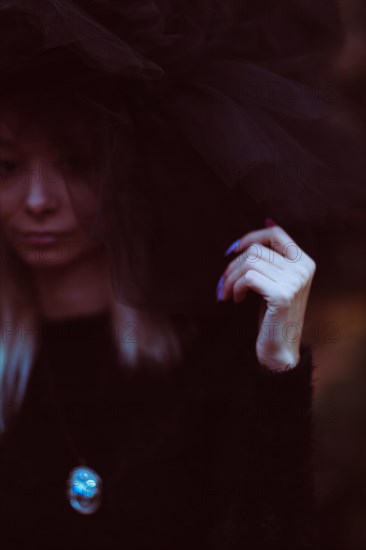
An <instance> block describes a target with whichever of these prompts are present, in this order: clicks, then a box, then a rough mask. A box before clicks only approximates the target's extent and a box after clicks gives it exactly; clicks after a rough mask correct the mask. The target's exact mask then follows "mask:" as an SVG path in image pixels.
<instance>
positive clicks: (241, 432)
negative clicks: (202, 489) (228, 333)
mask: <svg viewBox="0 0 366 550" xmlns="http://www.w3.org/2000/svg"><path fill="white" fill-rule="evenodd" d="M237 360H238V361H239V356H238V359H237ZM240 361H244V362H243V364H242V373H243V376H242V377H239V378H237V379H236V381H235V384H233V385H232V388H231V391H230V392H229V393H228V395H227V400H228V403H227V406H226V407H224V408H223V414H222V417H221V421H220V425H219V427H218V430H217V434H216V435H217V438H216V445H215V453H214V455H213V461H212V464H211V475H212V485H213V487H214V490H213V495H212V498H213V500H214V501H215V509H216V514H217V515H216V518H215V525H214V527H213V530H212V532H211V534H210V537H211V540H210V545H211V548H214V549H216V548H217V549H222V548H230V549H234V548H235V549H236V548H238V549H239V548H243V547H244V546H245V545H246V544H247V545H248V546H247V547H248V548H251V549H257V548H258V549H261V550H263V549H277V548H281V549H283V550H285V549H290V548H291V549H293V548H296V550H305V549H306V550H310V549H312V550H313V549H317V548H319V546H318V544H319V542H318V541H319V527H318V524H317V519H316V503H315V493H314V484H313V471H312V470H313V468H312V464H313V461H312V450H313V435H312V394H313V391H312V354H311V349H310V348H309V347H306V346H304V345H302V346H301V358H300V362H299V363H298V365H297V366H296V367H295V368H294V369H293V370H291V371H285V372H281V373H273V372H271V371H269V370H267V369H264V368H263V367H261V366H260V365H259V363H258V362H257V359H256V356H255V352H252V351H250V352H248V353H247V354H246V357H245V359H243V357H241V358H240ZM248 373H249V374H248Z"/></svg>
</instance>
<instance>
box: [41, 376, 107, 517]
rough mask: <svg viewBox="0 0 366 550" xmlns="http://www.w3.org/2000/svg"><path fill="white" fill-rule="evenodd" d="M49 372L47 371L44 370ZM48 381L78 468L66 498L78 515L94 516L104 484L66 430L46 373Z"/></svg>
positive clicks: (72, 474)
mask: <svg viewBox="0 0 366 550" xmlns="http://www.w3.org/2000/svg"><path fill="white" fill-rule="evenodd" d="M43 370H44V371H47V369H45V368H44V369H43ZM46 381H47V385H48V390H49V393H50V395H51V397H52V403H53V408H54V410H55V411H56V414H57V419H58V423H59V426H60V428H61V430H62V432H63V435H64V439H65V440H66V441H67V444H68V446H69V448H70V450H71V452H72V454H73V456H74V457H75V462H77V463H78V465H77V466H75V467H74V468H72V470H71V471H70V473H69V475H68V477H67V479H66V498H67V500H68V502H69V504H70V506H71V507H72V508H73V509H74V510H75V511H76V512H78V513H80V514H83V515H90V514H94V513H95V512H96V511H97V510H99V508H100V506H101V502H102V488H103V482H102V479H101V477H100V475H99V474H98V473H97V472H96V471H95V470H94V469H92V468H90V467H89V466H87V463H86V461H85V459H84V458H83V457H81V456H80V453H79V452H78V450H77V448H76V446H75V442H74V441H73V439H72V438H71V436H70V432H69V431H68V430H67V429H66V425H65V423H64V421H63V418H62V415H61V411H60V407H59V404H58V400H57V398H56V392H55V389H54V385H53V383H52V382H51V379H50V376H49V374H48V373H46Z"/></svg>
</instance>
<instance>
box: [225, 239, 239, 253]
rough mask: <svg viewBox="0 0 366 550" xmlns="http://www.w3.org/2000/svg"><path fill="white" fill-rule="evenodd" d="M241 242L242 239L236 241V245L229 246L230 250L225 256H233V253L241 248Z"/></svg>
mask: <svg viewBox="0 0 366 550" xmlns="http://www.w3.org/2000/svg"><path fill="white" fill-rule="evenodd" d="M240 240H241V239H238V240H237V241H235V243H233V244H232V245H230V246H229V248H228V249H227V251H226V252H225V254H224V256H228V255H229V254H231V253H232V252H234V250H235V249H236V248H238V247H239V245H240Z"/></svg>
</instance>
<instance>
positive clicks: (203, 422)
mask: <svg viewBox="0 0 366 550" xmlns="http://www.w3.org/2000/svg"><path fill="white" fill-rule="evenodd" d="M52 127H53V128H54V127H55V126H54V125H53V126H52ZM1 131H2V134H1V144H2V145H1V170H2V183H1V191H0V193H1V201H0V204H1V207H0V220H1V230H2V231H1V233H2V240H3V243H4V246H5V248H6V250H7V254H6V256H5V258H4V261H3V273H2V275H3V277H2V279H3V289H2V290H3V293H4V295H3V298H2V327H3V334H2V359H3V366H2V368H3V369H4V379H3V380H4V383H6V384H7V385H6V386H5V387H4V390H5V392H7V395H8V396H11V395H12V394H11V393H10V386H11V384H13V385H15V377H16V376H20V377H21V380H20V381H19V383H18V387H17V391H18V394H17V395H16V396H15V397H14V400H15V401H13V400H9V397H8V398H5V401H4V405H5V407H4V408H3V420H6V419H7V413H9V412H10V411H9V410H7V407H8V406H9V405H10V404H11V405H18V407H19V409H20V411H19V413H18V415H17V416H16V420H14V419H13V422H14V423H11V424H10V428H9V429H8V431H7V433H6V436H5V439H4V441H3V444H2V461H1V465H2V479H1V483H2V510H1V512H2V514H1V515H2V517H3V518H4V519H5V518H6V521H5V522H4V527H5V532H6V529H7V527H11V531H10V533H9V542H7V544H8V545H9V544H10V545H12V546H10V547H14V548H21V547H23V546H22V545H25V546H24V547H26V545H28V544H37V546H38V547H42V545H44V547H45V545H47V544H50V539H49V537H50V536H53V535H54V534H56V533H57V538H55V542H54V544H55V545H57V544H59V545H60V546H59V547H60V548H70V547H79V545H80V544H82V543H83V544H84V545H85V547H86V548H99V547H100V546H101V545H102V544H103V546H105V547H107V548H112V547H115V548H117V547H120V546H121V544H124V545H126V546H127V547H128V548H135V547H136V548H141V547H144V548H145V547H146V548H150V547H151V548H152V547H156V546H158V547H160V548H165V547H167V548H168V547H174V548H177V547H179V544H183V542H182V541H183V540H184V541H185V542H184V544H187V543H188V542H189V540H190V537H194V539H195V540H197V541H201V543H202V545H203V547H206V546H205V545H215V544H216V547H218V548H222V547H223V546H222V545H223V544H224V543H225V544H240V545H242V544H243V543H245V542H246V541H251V543H254V542H255V541H257V543H258V544H259V541H261V537H264V538H263V541H262V542H261V543H260V544H262V545H263V544H267V545H271V544H272V545H274V544H278V543H280V542H281V541H282V543H283V542H284V541H285V540H286V537H288V536H289V535H288V534H289V533H293V534H292V536H293V537H294V536H295V537H298V539H297V540H296V543H297V544H298V545H301V544H303V543H304V544H307V545H308V544H309V541H307V540H306V537H307V536H308V535H306V533H304V532H303V528H304V524H303V519H301V528H300V530H299V531H298V529H299V526H297V525H296V522H298V521H299V520H300V517H301V516H300V514H303V513H308V511H307V510H306V507H307V506H309V505H310V502H308V501H307V499H308V498H309V496H310V493H311V487H310V486H309V487H306V486H305V483H306V482H309V481H310V480H309V479H308V476H307V477H306V481H305V480H304V478H303V476H304V475H305V473H306V469H307V467H308V466H309V464H308V460H309V454H308V446H309V441H308V439H309V436H310V433H309V426H310V405H311V404H310V401H309V399H310V377H311V362H310V358H309V357H308V356H307V355H306V354H304V356H303V357H302V358H301V356H300V338H299V330H300V328H301V327H302V326H303V322H304V316H305V310H306V304H307V300H308V295H309V290H310V285H311V282H312V278H313V275H314V271H315V265H314V262H313V260H311V258H309V257H308V256H307V255H306V254H305V252H303V251H302V250H300V249H299V247H294V246H293V244H294V243H293V242H292V241H291V239H290V237H289V236H288V235H287V234H286V233H285V232H284V231H283V230H282V229H281V228H279V227H277V226H273V227H267V228H258V230H254V231H252V232H251V233H248V234H246V235H243V236H242V238H241V239H240V242H237V243H234V245H233V246H231V247H230V249H229V250H228V252H230V250H231V251H233V252H237V253H239V252H245V254H244V255H242V256H240V255H239V256H238V258H239V259H240V258H241V259H242V261H238V258H237V259H236V260H233V261H231V262H230V263H228V267H227V269H226V271H225V273H224V274H223V278H222V279H221V281H220V283H219V285H218V289H217V299H218V300H219V302H220V301H221V302H222V301H223V302H228V301H233V302H235V303H236V304H239V303H243V305H244V306H245V305H246V298H245V296H246V294H247V293H248V291H249V290H254V292H255V293H257V294H258V295H260V296H263V298H264V302H263V303H264V304H265V307H264V308H263V314H262V318H261V320H260V323H259V330H260V333H261V337H258V338H257V342H256V356H257V361H254V359H253V357H251V359H250V361H251V363H249V364H248V361H249V360H248V359H247V358H246V354H249V357H250V356H251V355H252V350H251V348H252V347H253V348H254V341H252V342H251V341H250V340H248V336H249V334H250V332H251V331H250V330H249V328H248V327H245V322H247V323H252V322H253V319H255V317H253V315H254V314H255V311H256V308H253V307H250V306H248V307H246V308H245V309H243V311H241V312H240V314H239V315H236V314H235V313H234V311H233V312H232V313H230V315H225V318H224V319H221V320H220V322H219V321H218V320H215V318H214V316H212V317H211V321H210V320H209V319H206V322H204V321H202V320H201V331H202V332H201V334H200V335H199V336H198V334H196V335H195V338H193V336H192V337H191V340H190V342H189V346H188V347H187V346H186V347H187V349H185V356H184V360H183V359H182V358H181V357H180V354H181V353H182V349H181V348H182V342H181V340H180V339H179V338H178V335H179V334H180V335H181V334H182V319H181V317H180V322H179V319H178V317H179V316H178V315H176V316H175V317H174V315H173V316H171V317H170V318H168V317H166V318H163V317H162V316H161V314H160V315H159V314H155V316H152V315H151V314H150V316H148V315H146V314H145V315H144V314H143V313H142V312H140V311H138V310H134V309H132V308H128V307H126V306H121V304H118V303H117V302H116V300H115V298H114V296H113V292H112V287H111V283H110V277H109V274H108V264H107V259H106V252H105V250H104V249H103V246H102V244H99V245H98V242H96V241H95V239H94V240H93V239H91V238H90V237H88V235H87V234H85V232H83V230H82V227H81V226H80V224H79V223H78V219H77V217H76V215H75V210H74V209H73V206H72V203H71V201H70V198H69V194H68V192H67V185H66V181H68V182H69V185H70V180H73V181H72V184H73V185H74V186H76V185H78V186H79V187H82V186H83V183H84V182H83V177H84V178H85V177H87V176H86V175H84V174H82V173H81V172H79V173H76V172H75V171H76V168H75V166H71V165H69V164H66V163H67V158H66V157H64V156H63V152H60V151H58V150H57V148H56V147H55V146H54V144H53V143H52V142H51V141H49V140H47V139H46V138H45V136H44V135H42V132H40V131H39V129H37V128H36V127H34V126H33V127H32V126H30V125H29V122H28V126H25V125H24V121H22V120H21V119H20V116H19V115H18V116H17V115H16V114H15V113H14V112H13V113H11V112H9V111H8V112H4V110H3V112H2V127H1ZM20 136H22V137H20ZM74 156H75V150H74ZM76 156H77V155H76ZM89 161H90V162H92V159H89ZM63 163H64V164H63ZM60 166H61V168H60ZM72 170H74V171H73V172H71V171H72ZM70 172H71V176H70ZM91 198H92V197H91ZM84 199H85V195H84ZM84 206H85V208H84V210H87V209H89V208H93V202H92V200H91V199H90V200H89V201H85V202H84ZM83 213H84V214H85V215H86V216H88V215H90V212H83ZM265 243H270V244H269V246H267V245H266V244H265ZM252 244H254V245H255V248H254V253H253V248H252V251H250V248H251V245H252ZM289 245H290V246H289ZM276 247H277V250H278V251H277V250H276ZM294 250H295V256H294V255H293V253H294ZM11 286H13V287H15V288H13V289H12V288H11ZM12 290H13V294H12V293H11V291H12ZM5 293H6V294H5ZM212 298H213V300H214V296H213V297H212ZM249 303H250V300H249ZM217 307H218V308H219V304H218V306H217ZM230 309H231V308H230ZM112 312H114V317H112V315H111V314H112ZM16 314H17V315H18V317H15V315H16ZM12 315H13V316H12ZM190 321H191V323H192V321H193V317H192V318H191V319H190ZM36 323H37V324H36ZM220 323H221V326H220ZM243 326H244V327H245V329H246V330H245V331H243ZM179 327H180V329H179ZM195 327H196V329H197V327H198V323H196V325H195ZM294 327H295V333H294ZM116 328H117V330H116ZM207 330H208V333H207V334H206V331H207ZM35 336H37V338H35ZM213 338H219V345H218V346H217V344H215V342H213ZM207 339H208V340H207ZM207 343H208V346H207V349H206V345H207ZM37 344H38V348H37V347H36V345H37ZM192 346H193V347H192ZM118 348H119V349H118ZM188 350H190V351H188ZM303 351H304V350H303ZM118 352H119V357H118ZM177 358H178V361H177ZM197 361H198V364H196V363H197ZM16 362H18V369H17V366H16ZM256 362H260V363H261V364H262V365H263V366H264V367H265V368H266V369H268V373H269V374H265V373H264V372H262V371H261V370H260V367H259V365H257V364H256ZM19 363H21V367H20V368H21V370H20V368H19ZM144 365H145V367H144ZM132 366H134V368H133V369H131V367H132ZM262 368H263V367H262ZM271 371H282V372H280V373H277V374H273V373H272V372H271ZM28 376H29V380H27V378H28ZM276 376H278V377H279V378H278V380H276V379H275V378H276ZM272 377H273V378H272ZM49 379H50V380H51V382H50V380H49ZM47 384H50V386H49V387H48V386H47ZM52 392H54V393H52ZM252 392H255V398H254V399H253V393H252ZM49 400H51V401H49ZM267 400H269V402H267ZM279 400H280V401H279ZM294 400H296V401H298V400H299V402H298V403H296V404H295V403H294ZM20 401H23V403H22V406H21V407H20ZM262 401H263V402H262ZM237 407H238V408H239V409H238V410H237ZM232 409H234V410H232ZM241 409H243V410H241ZM57 411H58V413H57ZM238 412H239V413H240V416H239V418H238ZM293 413H295V414H296V420H295V421H294V419H291V423H292V422H293V424H288V419H287V420H286V418H287V417H288V416H290V415H292V414H293ZM55 414H56V417H55V416H54V415H55ZM57 414H60V420H57ZM301 428H302V429H303V430H305V432H304V431H303V430H302V429H301ZM63 431H64V434H63ZM231 431H232V432H233V433H230V432H231ZM274 434H276V437H275V438H274V437H273V436H274ZM226 439H227V440H228V441H227V442H226V441H225V440H226ZM221 446H224V454H225V455H227V457H226V458H224V457H222V456H221V455H222V448H221ZM299 447H300V449H301V453H300V452H299ZM80 453H83V455H82V457H83V458H82V459H81V464H83V460H87V463H86V464H87V465H88V467H92V468H93V470H94V468H95V472H96V473H98V475H101V478H102V480H103V485H105V486H106V487H105V489H104V488H103V497H102V504H101V503H100V502H99V499H96V498H93V499H92V500H91V502H89V499H88V498H87V496H85V495H86V491H87V487H86V486H85V487H83V488H82V489H80V485H78V484H77V482H75V483H76V484H75V483H74V485H73V486H72V487H71V489H70V488H69V492H68V497H67V498H65V488H66V478H67V472H68V471H70V470H71V469H72V466H77V465H78V464H77V460H80V456H79V454H80ZM262 453H265V460H264V461H263V456H262ZM302 453H304V455H302ZM84 455H85V456H84ZM289 457H291V459H290V458H289ZM223 459H224V462H222V460H223ZM227 460H228V464H227V463H226V461H227ZM293 460H294V461H296V463H295V464H294V463H292V461H293ZM73 461H74V463H73ZM255 461H259V462H260V464H261V467H260V469H259V471H256V466H255ZM236 462H238V464H237V466H238V468H239V470H238V471H237V472H236V475H237V474H238V473H241V475H240V477H235V478H234V479H231V475H232V472H229V471H228V469H229V468H231V467H232V468H233V469H234V470H235V463H236ZM230 465H231V466H230ZM272 468H273V470H272V474H271V477H272V476H273V477H274V478H275V481H273V480H272V481H271V480H270V479H267V478H266V475H267V474H268V473H269V470H270V469H272ZM216 476H219V478H222V479H217V478H216ZM252 476H253V479H252V480H249V478H251V477H252ZM296 478H297V479H296ZM142 480H143V482H142ZM92 481H93V479H92ZM233 482H234V483H235V485H234V486H233V487H232V486H231V483H233ZM248 482H249V485H248ZM80 483H81V482H80V480H79V484H80ZM170 484H171V485H170ZM227 484H229V487H226V485H227ZM242 484H243V485H242ZM252 484H253V485H252ZM267 484H268V486H267ZM292 484H294V486H291V485H292ZM295 486H296V490H300V491H301V492H302V494H300V495H296V493H295V492H294V491H295ZM78 487H79V489H80V491H81V494H79V493H78ZM281 487H282V489H281ZM253 490H254V494H251V491H253ZM257 491H259V501H258V495H256V492H257ZM278 491H279V492H278ZM104 492H105V494H104ZM241 492H243V494H241ZM295 497H296V506H299V507H300V509H301V511H300V510H299V509H297V510H296V512H295V513H294V511H293V510H291V507H292V506H294V505H295V503H294V502H293V499H294V498H295ZM197 498H198V499H199V500H198V501H197ZM225 499H227V502H225ZM70 504H71V506H70ZM258 506H259V508H258ZM235 507H238V510H236V509H235ZM156 508H157V509H158V510H157V511H156ZM279 508H281V510H279ZM286 508H288V510H287V512H286V516H287V517H286V518H283V519H285V523H284V524H282V523H281V522H282V519H281V517H282V516H283V513H284V509H286ZM240 509H241V514H242V515H239V510H240ZM80 511H81V512H82V513H83V514H91V513H93V514H95V516H94V517H95V521H93V520H91V521H90V520H89V523H88V524H87V525H86V523H84V524H83V522H85V517H79V515H78V513H77V512H80ZM248 513H249V514H250V516H249V517H247V514H248ZM126 514H127V518H128V521H127V518H126ZM171 514H172V515H173V516H174V517H173V518H171V517H170V515H171ZM124 516H125V518H124V519H123V517H124ZM231 516H233V517H232V519H230V518H231ZM236 516H237V517H236ZM235 517H236V519H235ZM168 518H169V522H168ZM19 521H21V524H22V525H29V527H30V528H31V532H29V531H28V530H26V529H25V530H23V529H22V530H20V531H19V530H17V529H16V528H15V526H16V524H18V525H19ZM227 521H233V526H231V527H228V526H225V524H224V522H227ZM264 521H266V522H270V525H267V526H266V527H263V525H262V523H263V522H264ZM216 522H218V523H216ZM167 523H169V526H168V525H167ZM202 523H203V525H202ZM121 526H122V530H121V532H119V529H120V528H121ZM132 526H133V528H132ZM85 528H86V529H85ZM137 529H138V530H139V531H140V532H137V531H136V530H137ZM236 529H239V530H240V531H243V532H242V533H241V535H240V536H239V537H238V538H237V539H236V538H235V537H236V536H237V535H236V534H235V532H234V531H235V530H236ZM257 530H258V532H257ZM276 530H279V533H278V534H276ZM86 531H87V533H86ZM3 533H4V531H3ZM188 533H189V536H188ZM254 534H255V538H253V537H254ZM124 537H125V538H124ZM186 537H187V538H186ZM225 537H229V538H228V540H227V542H225V540H226V539H225ZM230 537H234V538H233V541H236V542H232V543H231V542H230ZM284 537H285V538H284ZM53 540H54V539H53ZM304 541H305V542H304ZM72 544H74V545H75V546H72ZM63 545H64V546H63ZM8 547H9V546H8ZM56 547H57V546H56ZM208 547H210V546H208ZM229 547H230V546H229ZM258 547H262V546H258ZM263 547H265V546H263ZM269 547H274V546H269ZM304 547H307V546H304Z"/></svg>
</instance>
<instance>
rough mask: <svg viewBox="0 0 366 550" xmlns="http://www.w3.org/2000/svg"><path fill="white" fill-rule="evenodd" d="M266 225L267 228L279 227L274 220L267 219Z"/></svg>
mask: <svg viewBox="0 0 366 550" xmlns="http://www.w3.org/2000/svg"><path fill="white" fill-rule="evenodd" d="M264 223H265V226H266V227H274V226H275V225H277V224H276V222H275V221H274V220H272V218H266V219H265V222H264Z"/></svg>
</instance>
